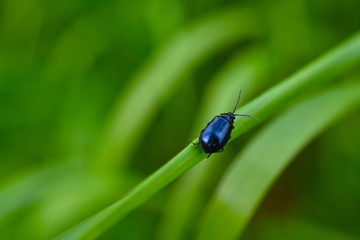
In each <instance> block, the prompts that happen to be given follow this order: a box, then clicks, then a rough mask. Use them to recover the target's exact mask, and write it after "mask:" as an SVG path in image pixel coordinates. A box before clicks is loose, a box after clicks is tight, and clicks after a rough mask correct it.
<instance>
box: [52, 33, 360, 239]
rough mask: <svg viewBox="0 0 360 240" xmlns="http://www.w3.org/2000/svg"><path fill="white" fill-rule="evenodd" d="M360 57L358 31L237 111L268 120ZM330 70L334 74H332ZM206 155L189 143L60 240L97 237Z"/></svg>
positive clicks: (242, 127)
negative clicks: (165, 162)
mask: <svg viewBox="0 0 360 240" xmlns="http://www.w3.org/2000/svg"><path fill="white" fill-rule="evenodd" d="M359 60H360V34H359V33H358V34H356V35H355V36H353V37H352V38H351V39H350V40H348V41H346V42H345V43H343V44H341V45H340V46H338V47H337V48H335V49H334V50H332V51H330V52H329V53H327V54H325V55H324V56H323V57H321V58H319V59H318V60H316V61H315V62H313V63H311V64H310V65H308V66H307V67H305V68H304V69H302V70H300V71H299V72H297V73H296V74H295V75H293V76H292V77H290V78H288V79H286V80H285V81H284V82H282V83H280V84H278V85H277V86H275V87H273V88H272V89H270V90H269V91H267V92H265V93H264V94H263V95H261V96H260V97H258V98H256V99H255V100H254V101H251V102H250V103H249V104H247V105H245V106H244V107H242V108H241V109H240V111H237V113H240V112H244V113H247V114H252V115H255V116H259V117H261V118H262V119H261V120H262V121H264V120H265V119H266V118H267V117H269V116H271V115H272V114H273V113H275V112H277V111H279V110H280V109H281V108H282V107H285V106H287V105H288V104H289V102H290V101H291V100H293V99H294V98H296V97H297V96H300V95H301V94H304V92H306V90H308V88H310V87H312V86H314V85H317V84H320V83H324V82H325V81H326V80H330V76H333V75H334V74H339V73H341V72H342V71H344V70H346V69H348V68H349V67H350V66H352V65H353V64H355V63H357V62H359ZM329 72H330V73H331V74H332V75H329ZM244 110H247V111H244ZM259 123H260V121H249V120H248V119H246V118H243V119H242V120H241V121H239V120H238V121H236V122H235V124H236V125H237V128H235V129H234V131H233V134H232V135H233V138H232V139H234V138H236V137H238V136H239V135H240V134H242V133H244V132H245V131H247V130H249V129H250V128H252V127H254V126H255V125H256V124H259ZM205 157H206V155H205V154H204V153H203V152H202V150H201V148H200V147H199V146H196V147H194V146H192V145H191V144H189V145H188V146H187V147H186V148H185V149H184V150H183V151H181V152H180V153H179V154H178V155H176V156H175V157H174V158H172V159H171V160H170V161H169V162H168V163H167V164H165V165H164V166H163V167H161V168H160V169H159V170H157V171H156V172H155V173H153V174H152V175H151V176H149V177H148V178H147V179H145V180H144V181H143V182H141V183H140V184H139V185H138V186H136V187H135V188H134V189H133V190H132V191H130V192H129V193H128V194H127V195H126V196H125V197H124V198H123V199H121V200H119V201H118V202H116V203H114V204H113V205H111V206H110V207H108V208H106V209H105V210H103V211H102V212H100V213H98V214H97V215H94V216H93V217H91V218H89V219H88V220H85V221H84V222H83V223H80V224H79V225H78V226H75V227H74V228H73V229H70V230H69V231H67V232H65V233H64V234H62V235H61V236H59V237H58V238H57V239H92V238H95V237H96V236H98V235H99V234H101V233H102V232H104V231H105V230H106V229H108V228H109V227H110V226H112V225H113V224H114V223H115V222H116V221H118V220H119V219H121V218H122V217H124V216H125V215H126V214H127V213H129V212H130V211H132V210H133V209H134V208H136V207H138V206H139V205H140V204H141V203H143V202H145V201H146V200H147V199H149V198H150V197H151V196H152V195H154V194H155V193H156V192H157V191H159V190H160V189H161V188H163V187H164V186H165V185H167V184H168V183H169V182H171V181H172V180H174V179H175V178H177V177H178V176H180V175H181V174H183V173H185V172H186V171H187V170H189V169H190V168H192V167H193V166H195V165H196V164H197V163H199V162H200V161H201V160H202V159H204V158H205Z"/></svg>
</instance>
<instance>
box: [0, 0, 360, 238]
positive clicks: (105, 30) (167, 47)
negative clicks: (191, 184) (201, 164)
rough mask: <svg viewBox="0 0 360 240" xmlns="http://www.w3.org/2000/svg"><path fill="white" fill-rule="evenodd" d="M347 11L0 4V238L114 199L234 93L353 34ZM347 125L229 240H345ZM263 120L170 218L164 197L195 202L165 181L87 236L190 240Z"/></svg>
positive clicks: (337, 7) (28, 233)
mask: <svg viewBox="0 0 360 240" xmlns="http://www.w3.org/2000/svg"><path fill="white" fill-rule="evenodd" d="M359 10H360V2H359V1H358V0H342V1H335V0H317V1H311V0H291V1H288V0H271V1H270V0H259V1H233V0H223V1H220V0H206V1H205V0H191V1H190V0H184V1H179V0H168V1H164V0H141V1H140V0H134V1H121V0H117V1H115V0H104V1H91V0H77V1H69V0H64V1H44V0H2V1H0V239H49V238H51V237H54V236H56V235H57V234H59V233H61V232H63V231H64V230H66V229H68V228H70V227H72V226H74V225H75V224H77V223H79V222H80V221H82V220H84V219H86V218H87V217H89V216H91V215H93V214H95V213H97V212H98V211H99V210H101V209H103V208H104V207H106V206H108V205H109V204H111V203H113V202H114V201H116V200H118V199H119V198H121V196H123V194H124V193H126V192H127V191H128V190H129V189H131V188H132V187H134V186H135V185H136V184H137V183H138V182H140V181H141V180H143V179H144V178H145V177H146V176H148V175H150V174H151V173H152V172H154V171H155V170H156V169H158V168H159V167H160V166H162V165H163V164H164V163H165V162H167V161H168V160H169V159H171V158H172V157H173V156H174V155H176V154H177V153H178V152H179V151H180V150H181V149H183V148H184V147H185V146H186V145H187V144H189V142H190V141H192V140H193V139H194V138H196V137H197V135H198V133H199V131H200V130H201V128H203V127H204V126H205V124H206V123H207V122H208V121H210V120H211V118H212V117H213V116H214V115H215V114H218V113H219V112H227V111H230V110H231V109H232V107H233V105H234V103H235V100H236V97H237V92H238V89H239V88H240V87H241V88H243V96H242V100H241V104H245V103H246V102H248V101H250V100H251V99H253V98H255V97H256V96H257V95H258V94H260V93H261V92H263V91H265V90H267V89H268V88H270V87H271V86H273V85H275V84H277V83H278V82H280V81H281V80H282V79H284V78H285V77H286V76H288V75H290V74H291V73H293V72H295V71H296V70H298V69H300V68H301V67H303V66H304V65H306V64H307V63H308V62H310V61H312V60H313V59H315V58H316V57H317V56H319V55H320V54H322V53H324V52H325V51H326V50H328V49H330V48H332V47H334V46H336V45H337V44H339V43H341V42H342V41H343V40H345V39H346V38H348V37H349V36H351V35H352V34H354V33H355V32H357V31H358V30H359V29H360V14H359ZM345 74H346V76H356V75H357V74H358V70H357V69H353V70H352V71H349V72H346V73H345ZM335 81H336V80H334V82H335ZM337 81H338V82H339V81H341V78H340V79H337ZM323 88H324V87H323ZM320 90H321V89H316V90H314V92H313V93H312V94H316V93H317V92H319V91H320ZM213 103H214V104H213ZM213 105H217V106H222V108H221V109H215V107H214V108H212V106H213ZM328 107H329V108H331V106H328ZM224 108H225V109H224ZM307 117H308V116H307ZM359 122H360V115H359V111H356V112H352V114H349V115H348V116H346V117H344V118H342V119H341V121H340V122H337V124H336V125H333V126H332V127H331V128H329V129H328V131H326V132H325V133H323V134H321V135H320V136H319V137H317V138H316V139H315V140H313V141H312V142H309V144H308V145H307V147H306V148H305V149H303V150H302V151H301V153H300V154H299V155H298V156H297V157H296V159H294V161H293V162H292V164H291V165H290V166H289V167H288V168H287V169H286V171H285V172H284V173H283V174H282V175H281V177H280V178H279V179H278V180H277V181H276V182H275V183H274V186H273V187H272V188H271V189H270V191H269V193H268V194H267V195H266V197H265V199H264V201H263V202H262V204H261V205H260V206H259V208H258V210H257V211H256V214H255V216H254V218H253V219H252V220H251V221H250V223H249V224H248V226H247V228H246V230H245V232H244V233H243V234H242V235H241V236H239V239H305V238H308V239H360V228H359V218H360V204H359V203H360V191H359V184H360V174H359V173H360V148H359V143H360V130H359ZM266 124H267V123H266V122H264V124H262V125H260V126H259V127H258V128H256V129H253V130H251V131H250V132H248V133H246V134H245V135H242V136H241V137H240V138H239V139H236V140H235V141H234V142H232V143H231V144H229V145H228V146H227V147H226V149H225V152H223V153H221V155H214V157H213V158H212V159H213V161H216V160H219V161H218V163H217V167H216V169H212V171H210V173H209V174H207V175H206V174H205V177H204V176H203V178H204V179H205V180H206V181H204V182H205V183H206V184H202V186H201V192H200V193H199V192H197V193H196V198H198V197H199V195H200V196H201V197H202V199H203V202H202V203H201V204H199V206H198V207H196V209H195V210H193V211H192V214H190V215H188V216H186V217H185V219H187V220H186V221H185V224H183V225H181V224H180V223H179V226H180V227H176V223H177V218H179V219H181V218H183V216H180V215H181V211H171V206H174V207H175V208H180V207H181V205H178V206H176V205H172V204H171V203H173V202H174V198H175V199H180V200H181V199H185V198H187V199H188V198H192V197H195V196H192V195H191V192H190V193H184V194H181V193H182V191H185V192H186V190H184V189H183V188H184V186H187V185H186V184H184V182H186V181H185V180H184V179H183V178H180V179H178V180H177V181H175V183H173V184H171V185H170V186H168V187H166V188H165V189H163V190H162V191H161V192H159V193H158V194H157V195H156V196H154V197H153V198H152V199H150V200H149V201H147V202H146V203H145V204H144V205H142V206H141V207H140V208H138V209H136V210H135V211H134V212H132V213H131V214H129V215H128V216H127V217H126V218H124V219H123V220H121V221H119V222H118V223H117V224H116V225H115V226H113V227H112V228H111V229H110V230H109V231H107V232H106V233H105V234H103V235H101V236H100V237H99V239H134V240H135V239H192V238H193V236H194V234H196V232H197V229H198V226H199V224H200V223H199V222H200V220H199V219H200V218H201V214H202V212H203V208H205V206H206V203H207V199H208V198H209V197H210V196H211V193H212V192H213V191H214V189H215V188H216V186H217V184H218V182H219V180H220V179H221V177H222V174H223V173H224V172H225V171H226V169H227V167H228V166H229V164H230V163H231V161H232V159H233V158H234V156H235V155H236V154H237V153H238V152H240V151H241V148H242V146H243V145H244V144H245V143H246V142H247V141H248V139H250V138H251V137H252V135H254V134H255V133H256V131H258V130H259V129H260V128H262V127H263V126H266ZM294 127H296V126H294ZM193 175H194V174H193ZM189 179H190V180H189ZM187 180H188V181H195V180H194V179H192V178H191V177H188V178H187ZM187 184H188V183H187ZM175 202H176V201H175ZM177 204H181V201H180V203H179V202H178V203H177ZM177 214H180V215H179V216H178V215H177ZM179 222H181V220H179ZM186 223H191V224H186ZM174 226H175V227H174Z"/></svg>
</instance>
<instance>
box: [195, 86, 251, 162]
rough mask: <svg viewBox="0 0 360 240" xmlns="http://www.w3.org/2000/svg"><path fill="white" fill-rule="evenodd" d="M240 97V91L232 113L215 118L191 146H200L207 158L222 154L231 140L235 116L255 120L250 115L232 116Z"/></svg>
mask: <svg viewBox="0 0 360 240" xmlns="http://www.w3.org/2000/svg"><path fill="white" fill-rule="evenodd" d="M240 96H241V89H240V92H239V96H238V100H237V102H236V105H235V107H234V110H233V111H232V112H228V113H221V114H220V115H218V116H215V117H214V118H213V119H212V120H211V122H209V123H208V124H207V125H206V127H205V128H204V129H203V130H201V132H200V136H199V142H197V143H193V145H198V144H200V145H201V147H202V149H203V151H204V152H205V153H210V154H209V156H208V157H210V156H211V154H213V153H217V152H222V151H223V150H224V146H225V144H226V143H227V142H228V141H229V140H230V138H231V136H230V135H231V131H232V130H233V128H234V120H235V118H236V117H237V116H242V117H251V118H254V119H257V118H256V117H253V116H250V115H245V114H234V112H235V110H236V107H237V105H238V104H239V101H240Z"/></svg>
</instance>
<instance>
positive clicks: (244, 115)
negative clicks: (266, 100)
mask: <svg viewBox="0 0 360 240" xmlns="http://www.w3.org/2000/svg"><path fill="white" fill-rule="evenodd" d="M234 115H235V116H240V117H250V118H253V119H256V120H259V119H258V118H257V117H254V116H250V115H246V114H234Z"/></svg>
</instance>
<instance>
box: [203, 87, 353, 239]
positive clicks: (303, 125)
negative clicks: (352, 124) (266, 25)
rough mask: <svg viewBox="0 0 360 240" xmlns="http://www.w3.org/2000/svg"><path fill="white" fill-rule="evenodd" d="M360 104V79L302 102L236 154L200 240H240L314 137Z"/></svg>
mask: <svg viewBox="0 0 360 240" xmlns="http://www.w3.org/2000/svg"><path fill="white" fill-rule="evenodd" d="M359 104H360V83H355V84H354V83H352V84H347V85H345V86H341V87H336V88H333V89H331V90H328V91H326V92H325V93H322V94H320V95H317V96H315V97H313V98H311V99H309V100H307V101H305V102H302V103H300V104H298V105H296V106H295V107H293V108H291V109H290V110H289V111H287V112H286V113H284V114H283V115H281V116H280V117H278V118H277V119H275V120H274V121H273V122H271V123H270V125H269V126H267V127H266V128H265V129H263V130H262V131H261V132H260V133H259V134H258V135H257V136H256V137H255V138H254V139H253V140H252V141H251V142H250V143H249V144H248V145H247V146H246V147H245V148H244V151H243V152H242V153H241V154H240V155H239V156H238V157H236V160H235V162H233V164H232V165H231V166H230V167H229V170H228V171H227V173H226V174H225V176H224V178H223V180H222V181H221V184H220V186H219V188H218V190H217V191H216V193H215V194H214V197H213V198H212V201H211V202H210V204H209V207H208V211H207V212H206V215H205V217H204V219H203V225H202V227H201V228H200V230H199V235H198V238H197V239H206V240H209V239H223V240H226V239H229V240H230V239H238V237H239V234H241V232H242V230H243V229H244V228H245V226H246V224H247V223H248V221H249V220H250V218H251V216H252V215H253V213H254V212H255V210H256V208H257V207H258V206H259V204H260V202H261V200H262V198H263V197H264V196H265V194H266V193H267V191H268V190H269V188H270V187H271V185H272V183H274V181H275V180H276V179H277V177H278V176H279V175H280V174H281V173H282V171H284V169H285V168H286V166H287V165H288V164H289V163H290V162H291V160H293V159H294V157H295V156H296V155H297V154H298V153H299V152H300V151H301V149H303V148H304V146H306V144H308V143H309V142H310V141H311V140H312V139H314V138H315V137H316V136H317V135H319V134H320V133H321V132H323V131H324V130H325V129H326V128H328V127H329V126H331V125H332V124H334V123H335V121H337V120H339V119H340V118H341V117H343V116H345V115H346V114H348V113H349V112H350V111H351V110H353V109H354V107H356V106H359Z"/></svg>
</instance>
